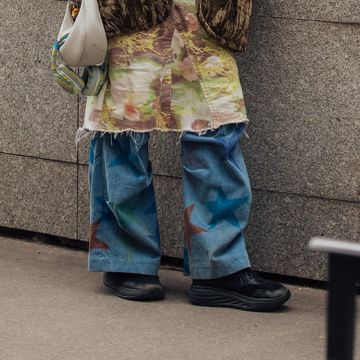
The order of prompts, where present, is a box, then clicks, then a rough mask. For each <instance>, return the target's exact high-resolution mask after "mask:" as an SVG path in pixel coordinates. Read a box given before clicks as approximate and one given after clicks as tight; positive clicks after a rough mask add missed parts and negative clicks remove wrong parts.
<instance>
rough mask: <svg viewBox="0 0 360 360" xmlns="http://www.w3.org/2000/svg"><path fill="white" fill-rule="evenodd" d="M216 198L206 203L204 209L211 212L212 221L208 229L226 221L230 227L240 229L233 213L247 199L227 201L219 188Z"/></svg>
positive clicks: (246, 197)
mask: <svg viewBox="0 0 360 360" xmlns="http://www.w3.org/2000/svg"><path fill="white" fill-rule="evenodd" d="M217 192H218V196H217V199H216V200H215V201H206V202H205V207H206V208H207V209H208V210H209V211H210V212H211V214H212V220H211V225H210V229H212V228H214V227H215V226H216V225H218V224H219V223H221V222H222V221H227V222H228V223H230V224H231V225H233V226H235V227H237V228H240V223H239V220H238V218H237V217H236V215H235V213H234V211H235V210H237V209H238V208H240V206H242V205H244V204H246V203H247V202H248V199H249V197H248V196H245V197H242V198H236V199H229V198H227V196H226V194H225V193H224V191H223V190H222V189H221V188H218V189H217Z"/></svg>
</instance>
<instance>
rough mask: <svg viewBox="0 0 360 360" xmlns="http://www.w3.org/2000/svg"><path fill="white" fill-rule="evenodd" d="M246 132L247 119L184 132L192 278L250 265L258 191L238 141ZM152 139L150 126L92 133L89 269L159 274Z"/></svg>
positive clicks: (187, 257)
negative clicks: (249, 237)
mask: <svg viewBox="0 0 360 360" xmlns="http://www.w3.org/2000/svg"><path fill="white" fill-rule="evenodd" d="M244 132H245V125H244V124H228V125H223V126H221V127H220V128H218V129H216V130H212V131H208V132H207V133H206V134H203V135H198V134H197V133H194V132H186V133H184V134H183V136H182V137H181V162H182V193H183V210H184V219H183V221H184V238H185V241H184V274H185V275H190V276H191V277H192V278H193V279H213V278H218V277H222V276H226V275H229V274H231V273H234V272H236V271H239V270H241V269H243V268H246V267H249V266H250V262H249V258H248V254H247V251H246V246H245V240H244V234H243V232H244V228H245V227H246V225H247V222H248V217H249V212H250V206H251V199H252V195H251V188H250V181H249V177H248V173H247V170H246V166H245V163H244V159H243V155H242V152H241V149H240V144H239V140H240V138H241V137H242V136H243V134H244ZM148 141H149V133H141V134H136V136H130V135H128V134H126V133H121V134H118V135H117V136H116V137H114V136H112V135H111V134H109V133H105V134H100V133H95V135H94V137H93V139H92V140H91V144H90V151H89V159H88V164H89V172H88V185H89V194H90V244H89V258H88V270H89V271H103V272H129V273H139V274H148V275H155V274H157V272H158V270H159V266H160V257H161V256H160V255H161V250H160V232H159V223H158V218H157V210H156V200H155V194H154V187H153V179H152V168H151V163H150V161H149V153H148ZM174 221H176V220H175V219H174ZM169 226H171V225H170V224H169ZM179 235H180V234H179Z"/></svg>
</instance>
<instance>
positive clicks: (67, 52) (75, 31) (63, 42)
mask: <svg viewBox="0 0 360 360" xmlns="http://www.w3.org/2000/svg"><path fill="white" fill-rule="evenodd" d="M58 43H59V45H60V46H59V54H60V56H61V58H62V60H63V61H64V62H65V64H66V65H68V66H71V67H86V66H93V65H99V64H101V63H103V61H104V60H105V58H106V54H107V37H106V33H105V29H104V25H103V22H102V19H101V16H100V12H99V6H98V3H97V0H83V1H82V4H81V7H80V11H79V14H78V15H77V18H76V20H75V21H74V20H73V18H72V16H71V8H70V2H68V4H67V7H66V11H65V17H64V20H63V23H62V25H61V28H60V32H59V36H58Z"/></svg>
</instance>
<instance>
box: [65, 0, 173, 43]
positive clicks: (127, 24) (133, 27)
mask: <svg viewBox="0 0 360 360" xmlns="http://www.w3.org/2000/svg"><path fill="white" fill-rule="evenodd" d="M98 3H99V9H100V14H101V17H102V19H103V23H104V27H105V31H106V34H107V36H108V37H111V36H114V35H120V34H131V33H133V32H136V31H145V30H149V29H151V28H153V27H155V26H157V25H158V24H160V23H162V22H163V21H165V20H166V18H167V17H168V15H169V14H170V10H171V6H172V3H173V0H98ZM70 5H71V6H73V7H75V8H80V6H81V0H70Z"/></svg>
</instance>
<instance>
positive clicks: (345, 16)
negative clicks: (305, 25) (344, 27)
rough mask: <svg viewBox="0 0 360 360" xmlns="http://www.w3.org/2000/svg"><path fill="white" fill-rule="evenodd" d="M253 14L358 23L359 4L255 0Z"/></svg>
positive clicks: (352, 1) (326, 0)
mask: <svg viewBox="0 0 360 360" xmlns="http://www.w3.org/2000/svg"><path fill="white" fill-rule="evenodd" d="M254 15H255V16H267V17H282V18H290V19H291V18H293V19H304V20H318V21H335V22H354V23H359V22H360V6H359V2H358V0H342V1H338V0H306V1H304V0H291V1H288V0H259V1H256V0H255V1H254Z"/></svg>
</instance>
